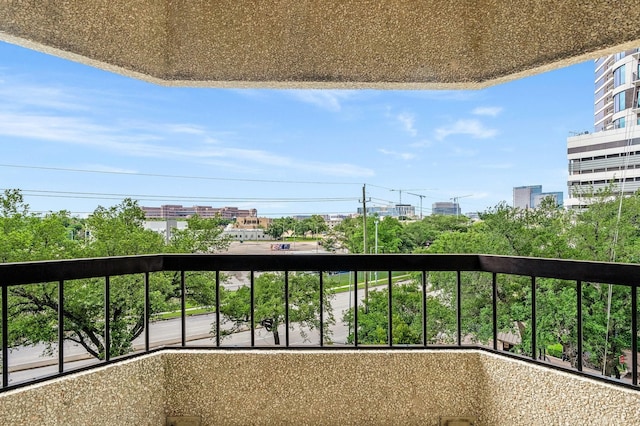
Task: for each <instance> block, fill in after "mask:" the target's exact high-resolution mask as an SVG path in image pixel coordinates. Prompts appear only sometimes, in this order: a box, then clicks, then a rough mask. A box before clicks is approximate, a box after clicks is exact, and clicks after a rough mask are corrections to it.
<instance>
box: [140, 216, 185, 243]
mask: <svg viewBox="0 0 640 426" xmlns="http://www.w3.org/2000/svg"><path fill="white" fill-rule="evenodd" d="M142 226H143V227H144V229H150V230H152V231H156V232H157V233H159V234H160V235H162V236H163V237H164V239H165V242H166V243H167V244H168V243H169V241H171V237H172V236H173V230H174V229H186V228H187V222H185V221H177V220H175V219H169V220H151V221H145V222H144V223H143V224H142Z"/></svg>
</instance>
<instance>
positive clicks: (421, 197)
mask: <svg viewBox="0 0 640 426" xmlns="http://www.w3.org/2000/svg"><path fill="white" fill-rule="evenodd" d="M407 194H409V195H415V196H416V197H420V220H422V199H423V198H425V197H426V195H421V194H414V193H413V192H407Z"/></svg>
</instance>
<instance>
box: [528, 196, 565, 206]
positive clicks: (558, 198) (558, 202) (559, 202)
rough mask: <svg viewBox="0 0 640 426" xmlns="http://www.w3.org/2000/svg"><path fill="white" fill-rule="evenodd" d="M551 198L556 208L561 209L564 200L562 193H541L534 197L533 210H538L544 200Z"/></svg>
mask: <svg viewBox="0 0 640 426" xmlns="http://www.w3.org/2000/svg"><path fill="white" fill-rule="evenodd" d="M546 198H551V199H552V200H553V202H554V203H555V205H556V206H558V207H561V206H562V204H563V200H564V194H563V193H562V192H541V193H540V194H536V195H534V196H533V208H534V209H535V208H538V207H539V206H540V204H542V200H544V199H546Z"/></svg>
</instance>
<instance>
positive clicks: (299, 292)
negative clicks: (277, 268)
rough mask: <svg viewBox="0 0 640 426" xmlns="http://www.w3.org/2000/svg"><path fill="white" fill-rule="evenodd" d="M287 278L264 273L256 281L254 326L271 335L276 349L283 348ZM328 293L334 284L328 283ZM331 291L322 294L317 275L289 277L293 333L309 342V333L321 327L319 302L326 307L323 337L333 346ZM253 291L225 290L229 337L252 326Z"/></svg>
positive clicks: (222, 303) (222, 311)
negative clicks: (281, 341)
mask: <svg viewBox="0 0 640 426" xmlns="http://www.w3.org/2000/svg"><path fill="white" fill-rule="evenodd" d="M284 280H285V277H284V274H282V273H272V272H268V273H262V274H259V275H257V276H256V277H255V280H254V285H255V287H254V303H255V311H254V320H255V324H254V326H259V325H261V326H263V327H265V329H266V330H267V331H269V332H271V333H272V335H273V341H274V344H275V345H280V330H279V327H280V326H281V325H283V324H284V323H285V292H284V290H285V285H284V284H285V281H284ZM325 284H326V285H327V287H326V288H327V289H328V288H330V287H331V282H330V281H328V280H326V282H325ZM332 297H333V295H332V293H330V292H329V291H325V292H324V293H323V294H322V295H321V294H320V279H319V277H318V275H317V274H315V273H304V272H298V273H291V274H289V322H290V328H291V330H294V329H295V328H296V327H297V329H298V332H299V333H300V334H301V335H302V336H303V337H304V338H307V331H310V330H314V329H316V330H317V329H318V328H319V327H320V299H321V298H322V301H323V305H324V315H325V316H324V330H323V332H324V337H325V342H327V343H328V342H330V333H329V326H330V325H331V324H333V323H334V322H335V319H334V317H333V309H332V308H331V299H332ZM250 309H251V299H250V288H249V287H247V286H242V287H240V288H238V289H237V290H235V291H234V290H226V289H222V291H221V296H220V314H221V316H222V317H223V318H224V320H225V321H226V322H228V323H230V325H231V327H230V328H227V329H225V330H224V331H223V332H224V335H225V336H226V335H229V334H231V333H234V332H236V331H238V330H241V329H244V328H246V327H247V326H248V325H249V324H250V322H251V311H250Z"/></svg>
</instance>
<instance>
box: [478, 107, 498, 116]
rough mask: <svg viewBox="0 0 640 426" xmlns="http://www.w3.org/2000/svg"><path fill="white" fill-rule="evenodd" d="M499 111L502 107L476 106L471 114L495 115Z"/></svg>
mask: <svg viewBox="0 0 640 426" xmlns="http://www.w3.org/2000/svg"><path fill="white" fill-rule="evenodd" d="M501 112H502V107H478V108H475V109H474V110H473V111H472V114H475V115H485V116H489V117H497V116H498V114H500V113H501Z"/></svg>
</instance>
